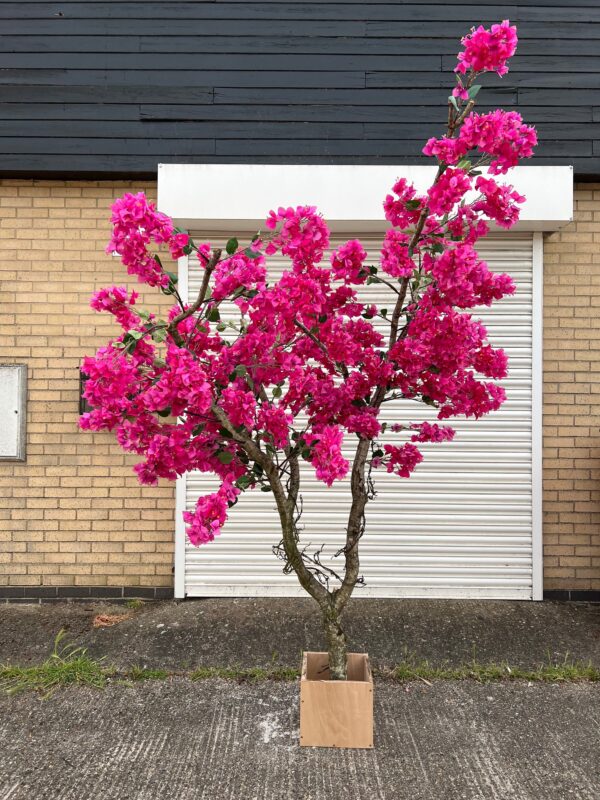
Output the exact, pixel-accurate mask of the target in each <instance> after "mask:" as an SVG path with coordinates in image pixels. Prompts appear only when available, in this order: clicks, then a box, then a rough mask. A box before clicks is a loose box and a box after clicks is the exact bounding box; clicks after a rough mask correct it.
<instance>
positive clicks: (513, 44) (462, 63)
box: [455, 19, 518, 75]
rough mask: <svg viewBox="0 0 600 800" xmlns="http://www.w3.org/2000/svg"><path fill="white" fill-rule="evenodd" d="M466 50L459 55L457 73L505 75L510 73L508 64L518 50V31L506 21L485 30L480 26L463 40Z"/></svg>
mask: <svg viewBox="0 0 600 800" xmlns="http://www.w3.org/2000/svg"><path fill="white" fill-rule="evenodd" d="M461 42H462V45H463V47H464V48H465V49H464V50H463V51H462V52H460V53H459V54H458V66H457V67H456V69H455V72H459V73H463V74H464V73H465V72H467V70H469V69H472V70H473V71H474V72H497V73H498V75H505V74H506V73H507V72H508V67H507V66H506V62H507V61H508V59H509V58H511V57H512V56H513V55H514V53H515V50H516V49H517V42H518V39H517V29H516V27H515V26H514V25H511V24H510V22H509V21H508V20H507V19H505V20H504V21H503V22H502V23H500V24H499V25H492V27H491V28H489V29H487V28H484V27H483V25H480V26H479V27H478V28H473V29H472V31H471V33H469V34H468V35H467V36H464V37H463V38H462V39H461Z"/></svg>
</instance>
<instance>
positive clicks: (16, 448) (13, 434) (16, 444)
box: [0, 364, 27, 461]
mask: <svg viewBox="0 0 600 800" xmlns="http://www.w3.org/2000/svg"><path fill="white" fill-rule="evenodd" d="M26 393H27V366H26V365H25V364H0V460H4V461H7V460H10V461H24V460H25V419H26V413H25V401H26Z"/></svg>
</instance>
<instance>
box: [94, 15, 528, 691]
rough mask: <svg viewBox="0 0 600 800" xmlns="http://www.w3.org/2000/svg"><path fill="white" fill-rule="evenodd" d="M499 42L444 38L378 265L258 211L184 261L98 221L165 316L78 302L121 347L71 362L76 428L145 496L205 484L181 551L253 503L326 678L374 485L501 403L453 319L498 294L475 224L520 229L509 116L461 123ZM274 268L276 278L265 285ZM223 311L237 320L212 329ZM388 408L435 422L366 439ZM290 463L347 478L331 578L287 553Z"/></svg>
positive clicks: (147, 239) (476, 344) (485, 365)
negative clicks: (112, 454)
mask: <svg viewBox="0 0 600 800" xmlns="http://www.w3.org/2000/svg"><path fill="white" fill-rule="evenodd" d="M516 44H517V35H516V29H515V28H514V27H512V26H511V25H510V24H509V22H508V21H504V22H502V23H501V24H498V25H493V26H492V27H491V28H490V29H484V28H483V27H479V28H477V29H473V30H472V31H471V33H469V34H468V35H467V36H465V37H464V38H463V40H462V45H463V48H464V49H463V50H462V51H461V52H460V53H459V55H458V65H457V67H456V69H455V73H456V86H455V87H454V89H453V91H452V94H451V95H450V97H449V102H448V123H447V130H446V132H445V134H444V135H442V136H440V137H439V138H432V139H430V140H429V141H428V142H427V144H426V145H425V147H424V149H423V152H424V153H425V155H427V156H431V157H432V158H434V159H436V160H437V164H438V167H437V172H436V174H435V178H434V179H433V182H432V184H431V186H430V187H429V189H428V190H427V191H426V192H424V193H420V192H418V191H417V189H416V188H415V187H414V186H412V185H411V184H410V183H408V182H407V181H406V180H405V179H404V178H399V179H398V180H397V181H396V183H395V184H394V185H393V188H392V191H391V193H390V194H388V196H387V197H386V198H385V199H384V201H383V212H384V214H385V218H386V219H387V220H388V222H389V224H390V227H389V229H388V230H387V232H386V233H385V236H384V238H383V242H382V247H381V258H380V263H379V264H378V265H375V264H369V263H368V262H367V254H366V252H365V249H364V247H363V246H362V244H361V243H360V241H357V240H351V241H348V242H346V243H345V244H343V245H341V246H340V247H338V248H337V249H336V250H334V251H333V252H332V253H331V255H330V257H325V253H326V251H327V248H328V245H329V230H328V228H327V225H326V223H325V220H324V219H323V218H322V217H321V216H320V215H319V213H318V211H317V209H316V208H314V207H312V206H308V205H303V206H298V207H297V208H279V209H277V210H276V211H271V212H270V213H269V216H268V218H267V220H266V224H265V230H264V231H263V232H259V233H258V234H257V236H256V237H254V238H253V239H252V240H251V241H248V242H246V243H243V244H240V243H239V241H238V240H237V239H230V240H229V241H228V242H227V243H226V244H225V243H223V247H222V248H221V247H214V246H213V245H212V244H209V243H206V242H204V243H195V242H194V241H193V240H192V239H191V237H190V236H189V235H188V234H187V233H185V232H183V231H181V230H179V229H178V228H176V227H174V225H173V223H172V221H171V220H170V219H169V218H168V217H167V216H165V215H164V214H162V213H160V212H158V211H157V210H156V209H155V207H154V206H153V204H152V203H150V202H149V201H148V200H147V199H146V197H145V196H144V195H143V194H137V195H132V194H126V195H125V196H124V197H122V198H121V199H119V200H117V201H116V202H115V203H114V205H113V208H112V223H113V236H112V239H111V241H110V243H109V245H108V251H109V252H114V251H116V252H117V253H119V254H120V256H121V259H122V262H123V264H124V265H125V266H126V267H127V272H128V273H129V274H130V275H135V276H137V278H138V280H139V281H141V282H142V283H145V284H147V285H148V286H152V287H156V288H157V289H158V290H160V291H162V292H163V293H164V294H166V295H169V296H171V297H172V298H173V303H174V304H173V306H172V308H171V310H170V312H169V313H168V317H167V319H160V318H158V317H156V316H155V315H154V314H152V313H150V312H149V311H144V310H140V309H139V308H138V306H137V304H136V300H137V294H136V292H135V291H132V292H129V291H128V290H127V289H126V288H125V287H122V286H112V287H110V288H107V289H102V290H101V291H99V292H97V293H96V294H95V295H94V297H93V299H92V303H91V304H92V307H93V308H94V309H96V310H98V311H108V312H109V313H111V314H113V315H114V316H115V318H116V321H117V322H118V324H119V325H120V326H121V328H122V333H120V335H118V336H117V337H116V338H114V339H112V340H111V341H109V342H108V344H107V345H106V346H105V347H102V348H100V349H99V350H98V352H97V353H96V355H95V356H93V357H91V358H86V359H85V361H84V364H83V370H84V372H85V373H86V374H87V375H88V381H87V383H86V388H85V397H86V399H87V401H88V403H89V404H90V405H91V406H92V407H93V410H92V411H90V412H89V413H86V414H84V415H83V417H82V418H81V426H82V427H83V428H86V429H91V430H96V431H97V430H110V431H114V432H115V434H116V437H117V440H118V442H119V444H120V445H121V447H123V448H124V449H125V450H127V451H131V452H133V453H136V454H138V455H139V456H141V457H142V460H141V461H140V463H139V464H137V465H136V467H135V470H136V472H137V474H138V477H139V480H140V481H141V482H142V483H144V484H150V485H151V484H155V483H156V482H157V480H158V479H159V478H167V479H170V480H175V479H176V478H177V477H178V476H180V475H182V474H184V473H186V472H188V471H190V470H200V471H202V472H207V473H211V474H213V475H215V476H217V477H218V480H219V488H218V490H217V491H215V492H214V493H213V494H209V495H208V496H205V497H201V498H200V499H199V500H198V503H197V505H196V508H195V509H194V510H193V511H190V512H186V513H184V518H185V522H186V524H187V535H188V536H189V539H190V541H191V542H192V543H193V544H194V545H200V546H203V547H210V542H211V541H212V540H213V539H214V537H215V536H217V535H218V534H219V533H220V532H221V529H222V528H223V526H224V525H225V522H226V520H227V516H228V513H229V510H230V508H231V507H232V506H233V505H235V504H236V503H238V502H243V498H242V495H243V494H244V493H245V492H247V491H256V490H265V491H270V492H272V495H273V498H274V503H275V505H276V507H277V511H278V513H279V517H280V520H281V534H282V540H281V544H280V546H279V548H276V550H277V551H278V553H279V555H280V556H282V557H283V559H284V561H285V569H286V570H288V571H293V572H295V573H296V575H297V577H298V580H299V581H300V584H301V585H302V586H303V587H304V589H305V590H306V591H307V592H308V594H309V595H311V596H312V597H313V598H314V599H315V600H316V602H317V603H318V605H319V608H320V611H321V614H322V618H323V623H324V629H325V633H326V636H327V641H328V648H329V659H330V662H329V663H330V672H331V677H332V678H333V679H344V678H345V676H346V637H345V635H344V632H343V629H342V625H341V614H342V611H343V609H344V607H345V606H346V604H347V603H348V600H349V598H350V596H351V595H352V592H353V590H354V588H355V586H356V584H357V582H358V581H359V579H360V562H359V546H360V541H361V537H362V536H363V534H364V532H365V508H366V506H367V503H368V502H369V501H371V500H373V499H374V496H375V485H376V479H377V472H378V471H380V470H385V471H387V472H389V473H394V474H396V475H398V477H399V478H408V477H409V476H410V475H411V473H412V472H413V470H414V469H415V468H416V467H417V466H418V464H419V463H420V462H421V461H422V459H423V455H422V452H421V448H420V446H419V445H420V444H421V443H422V442H443V441H448V440H451V439H452V438H453V436H454V431H453V430H452V428H451V427H449V426H448V425H447V424H439V423H440V422H442V421H445V420H448V419H449V418H451V417H454V416H457V415H464V416H467V417H481V416H482V415H484V414H487V413H488V412H491V411H494V410H496V409H498V408H499V407H500V405H501V404H502V402H503V401H504V399H505V394H504V391H503V389H502V388H501V386H500V385H499V384H498V383H497V381H498V380H499V379H502V378H503V377H504V376H505V375H506V372H507V359H506V356H505V354H504V352H503V351H502V350H500V349H497V348H494V347H493V346H492V345H491V344H490V343H489V342H488V339H487V332H486V329H485V327H484V326H483V324H482V323H481V322H480V321H478V320H477V319H476V318H474V317H473V316H472V315H471V313H470V310H471V309H473V308H476V307H477V306H489V305H490V304H491V303H492V302H493V301H495V300H499V299H500V298H502V297H504V296H505V295H509V294H511V293H512V292H513V291H514V285H513V282H512V280H511V278H510V277H509V276H508V275H502V274H495V273H492V272H491V271H490V270H489V269H488V266H487V265H486V263H485V262H484V261H483V260H482V259H481V258H480V257H479V256H478V254H477V251H476V248H475V245H476V243H477V240H478V239H479V238H480V237H482V236H484V235H485V234H486V233H487V231H488V226H489V222H490V221H493V222H494V223H496V224H497V225H499V226H501V227H503V228H510V227H511V225H513V224H514V223H515V222H516V221H517V219H518V218H519V206H520V204H522V203H523V201H524V199H525V198H524V197H522V196H520V195H519V193H518V192H516V191H515V190H514V189H513V187H512V186H511V185H508V184H507V183H504V182H501V181H499V180H498V179H497V177H498V176H502V175H504V174H505V173H506V172H507V171H508V170H509V169H510V168H511V167H514V166H515V165H516V164H517V162H518V161H519V159H521V158H526V157H529V156H531V154H532V150H533V147H534V145H535V144H536V134H535V131H534V130H533V128H531V127H528V126H527V125H525V124H524V123H523V121H522V119H521V117H520V115H519V114H517V113H516V112H512V111H511V112H506V111H502V110H497V111H492V112H490V113H476V112H475V111H474V106H475V98H476V95H477V93H478V91H479V88H480V86H479V85H478V84H477V82H476V81H477V78H478V76H479V75H481V74H482V73H485V72H496V73H497V74H498V75H503V74H505V73H506V72H507V61H508V59H509V58H510V57H511V56H512V55H513V53H514V52H515V48H516ZM357 191H358V187H357ZM157 246H162V250H164V251H167V250H168V251H169V253H170V255H171V257H172V258H173V259H177V258H179V257H180V256H182V255H184V254H185V255H188V256H189V259H190V270H198V271H199V272H200V273H201V276H202V279H201V286H200V291H199V293H198V296H197V297H195V298H193V299H191V300H190V302H189V303H186V302H184V301H183V299H182V298H181V297H180V295H179V293H178V291H177V279H176V276H175V275H174V274H173V273H171V272H169V271H168V270H166V269H165V268H164V266H163V264H162V261H161V258H160V257H159V255H158V254H157V253H156V250H157ZM275 253H280V254H281V255H282V256H285V257H286V258H287V259H288V260H289V268H288V269H286V270H285V271H284V272H283V274H282V275H281V277H280V278H279V279H278V280H275V281H273V282H270V281H269V272H268V268H267V261H268V258H269V256H272V255H273V254H275ZM163 258H164V255H163ZM373 282H376V283H379V284H381V285H382V286H381V288H384V290H385V291H386V292H387V294H388V295H389V297H388V301H387V302H386V303H385V307H377V306H375V305H372V304H369V303H367V302H365V301H364V298H363V299H361V287H363V286H364V285H365V284H368V283H373ZM223 304H225V306H224V305H223ZM223 308H230V309H231V308H234V309H235V310H236V313H235V315H233V316H232V315H231V314H228V316H227V319H225V315H223V318H221V312H222V311H223ZM398 399H410V400H414V401H418V402H421V403H425V404H427V405H428V406H430V407H431V409H432V420H433V419H436V418H437V420H438V421H431V422H421V423H414V422H411V420H410V419H406V418H404V417H403V418H400V419H398V420H397V421H396V422H395V423H394V424H387V425H386V424H385V423H383V422H381V421H380V419H379V417H380V411H381V408H382V406H383V404H384V403H388V402H390V401H394V400H398ZM404 408H406V406H404ZM390 434H392V441H389V437H390ZM386 438H388V441H386ZM344 443H346V447H347V446H348V445H352V449H353V456H352V458H351V460H348V459H347V458H346V457H345V456H344V454H343V450H342V446H343V445H344ZM344 452H347V451H344ZM303 461H304V462H308V464H309V465H310V468H312V469H313V470H314V472H315V475H316V477H317V479H318V480H319V481H322V483H323V484H324V485H325V486H327V487H328V486H331V485H332V484H333V483H334V482H335V481H339V480H341V479H343V478H345V477H346V476H347V475H348V474H349V476H350V486H351V500H350V501H349V508H348V518H347V523H346V526H345V542H344V545H343V547H342V549H341V551H340V553H339V554H338V557H339V561H340V565H339V566H336V567H335V569H334V567H333V566H332V567H330V566H326V565H325V562H324V561H323V560H322V558H320V557H319V556H317V557H315V556H314V554H313V555H310V554H309V553H307V552H306V550H305V549H303V548H302V546H301V543H300V515H301V508H302V506H301V492H302V486H301V476H302V474H303V473H302V472H301V469H300V465H301V462H303ZM332 563H333V564H336V565H337V564H338V562H337V561H334V562H332Z"/></svg>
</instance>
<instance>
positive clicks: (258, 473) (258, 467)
mask: <svg viewBox="0 0 600 800" xmlns="http://www.w3.org/2000/svg"><path fill="white" fill-rule="evenodd" d="M252 471H253V472H254V474H255V475H256V476H257V477H258V478H260V476H261V475H262V474H263V472H264V469H263V468H262V466H261V465H260V464H258V463H257V462H256V461H255V462H254V466H253V467H252Z"/></svg>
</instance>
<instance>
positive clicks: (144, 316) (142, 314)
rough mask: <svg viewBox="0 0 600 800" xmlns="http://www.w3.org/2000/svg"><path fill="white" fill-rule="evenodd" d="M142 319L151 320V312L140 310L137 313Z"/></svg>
mask: <svg viewBox="0 0 600 800" xmlns="http://www.w3.org/2000/svg"><path fill="white" fill-rule="evenodd" d="M135 313H136V314H137V315H138V317H140V319H150V312H149V311H144V309H143V308H140V309H139V310H138V311H136V312H135Z"/></svg>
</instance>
